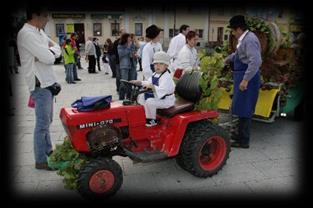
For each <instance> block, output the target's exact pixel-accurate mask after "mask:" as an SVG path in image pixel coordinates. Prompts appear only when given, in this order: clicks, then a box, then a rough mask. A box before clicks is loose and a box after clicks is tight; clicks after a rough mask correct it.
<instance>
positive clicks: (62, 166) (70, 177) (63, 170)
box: [49, 137, 88, 189]
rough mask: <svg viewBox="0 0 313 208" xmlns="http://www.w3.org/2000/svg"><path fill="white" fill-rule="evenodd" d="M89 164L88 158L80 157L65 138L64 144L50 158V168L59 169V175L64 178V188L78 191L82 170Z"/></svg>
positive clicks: (57, 146)
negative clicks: (78, 180)
mask: <svg viewBox="0 0 313 208" xmlns="http://www.w3.org/2000/svg"><path fill="white" fill-rule="evenodd" d="M87 162H88V158H87V157H85V156H83V155H80V154H79V153H78V152H77V151H76V150H75V149H74V148H73V146H72V144H71V142H70V140H69V139H68V138H67V137H65V138H64V142H63V143H62V144H60V145H56V148H55V150H54V151H53V153H52V154H51V155H50V157H49V166H52V167H54V168H57V169H58V172H57V174H58V175H61V176H63V177H64V178H63V183H64V187H65V188H67V189H77V178H78V174H79V171H80V170H81V168H82V167H83V166H84V165H85V164H86V163H87Z"/></svg>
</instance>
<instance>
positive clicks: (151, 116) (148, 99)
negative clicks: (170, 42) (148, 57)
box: [130, 51, 175, 127]
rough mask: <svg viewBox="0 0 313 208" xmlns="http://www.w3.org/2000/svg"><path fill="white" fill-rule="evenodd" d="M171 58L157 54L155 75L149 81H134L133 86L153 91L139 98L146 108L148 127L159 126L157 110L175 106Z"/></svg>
mask: <svg viewBox="0 0 313 208" xmlns="http://www.w3.org/2000/svg"><path fill="white" fill-rule="evenodd" d="M169 63H170V56H169V55H168V54H167V53H165V52H164V51H159V52H156V53H155V54H154V56H153V64H154V70H155V71H154V73H153V74H152V77H151V78H149V79H148V80H147V81H139V80H132V81H130V82H131V83H133V84H137V85H142V86H143V87H144V88H146V89H151V90H152V91H148V92H145V93H144V94H140V95H139V96H138V103H139V104H141V105H143V106H144V108H145V115H146V126H147V127H152V126H155V125H157V124H158V122H157V120H156V111H157V109H164V108H170V107H172V106H174V104H175V95H174V91H175V83H174V81H173V79H172V77H171V75H170V72H169V70H168V68H167V67H168V66H169Z"/></svg>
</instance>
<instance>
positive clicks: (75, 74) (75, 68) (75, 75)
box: [73, 64, 78, 80]
mask: <svg viewBox="0 0 313 208" xmlns="http://www.w3.org/2000/svg"><path fill="white" fill-rule="evenodd" d="M73 77H74V80H75V79H78V76H77V67H76V64H73Z"/></svg>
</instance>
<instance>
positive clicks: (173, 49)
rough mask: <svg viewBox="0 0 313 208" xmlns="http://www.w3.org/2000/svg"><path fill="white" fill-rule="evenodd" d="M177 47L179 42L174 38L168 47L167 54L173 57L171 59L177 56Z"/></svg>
mask: <svg viewBox="0 0 313 208" xmlns="http://www.w3.org/2000/svg"><path fill="white" fill-rule="evenodd" d="M176 47H177V41H176V38H175V37H174V38H172V40H171V42H170V45H169V47H168V50H167V54H168V55H169V56H170V57H171V59H173V58H174V56H175V52H176Z"/></svg>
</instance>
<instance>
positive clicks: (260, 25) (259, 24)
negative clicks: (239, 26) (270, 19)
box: [246, 17, 274, 55]
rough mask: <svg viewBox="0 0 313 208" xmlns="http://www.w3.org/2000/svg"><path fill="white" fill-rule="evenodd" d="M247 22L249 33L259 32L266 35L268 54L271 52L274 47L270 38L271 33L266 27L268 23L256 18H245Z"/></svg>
mask: <svg viewBox="0 0 313 208" xmlns="http://www.w3.org/2000/svg"><path fill="white" fill-rule="evenodd" d="M246 21H247V25H248V27H249V29H250V31H252V32H255V31H260V32H263V33H265V34H266V37H267V39H268V48H269V50H268V51H269V52H270V51H272V49H273V47H274V40H273V37H272V31H271V29H270V27H269V25H268V23H267V22H266V21H265V20H263V19H261V18H258V17H247V18H246ZM266 55H270V54H266Z"/></svg>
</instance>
